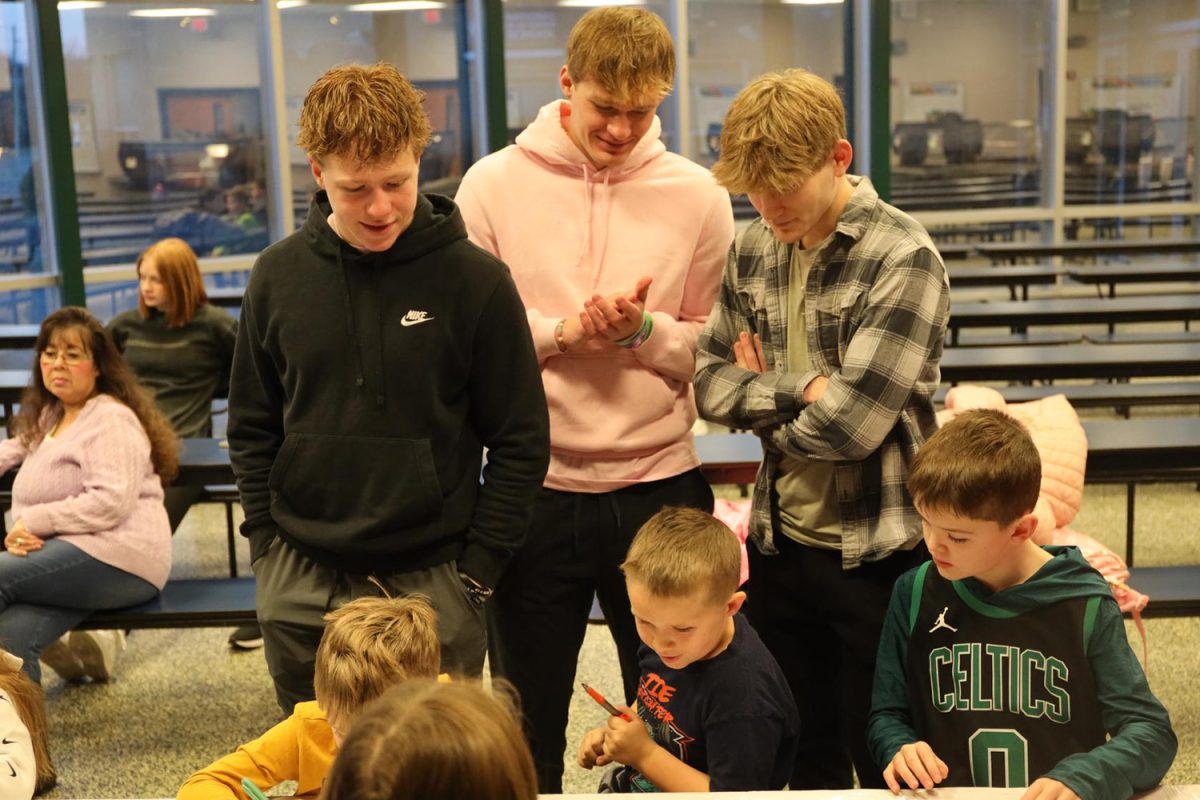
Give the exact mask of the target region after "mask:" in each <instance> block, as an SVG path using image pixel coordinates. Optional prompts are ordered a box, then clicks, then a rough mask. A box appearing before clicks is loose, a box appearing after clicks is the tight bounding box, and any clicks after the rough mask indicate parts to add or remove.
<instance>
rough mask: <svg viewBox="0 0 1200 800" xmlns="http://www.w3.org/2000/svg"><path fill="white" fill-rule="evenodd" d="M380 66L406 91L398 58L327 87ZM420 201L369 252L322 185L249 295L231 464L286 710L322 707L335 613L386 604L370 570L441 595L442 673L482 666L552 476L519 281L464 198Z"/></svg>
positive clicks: (233, 402)
mask: <svg viewBox="0 0 1200 800" xmlns="http://www.w3.org/2000/svg"><path fill="white" fill-rule="evenodd" d="M381 69H384V70H391V71H392V72H391V73H390V74H388V75H385V76H384V77H385V79H387V80H396V79H398V80H399V81H404V79H403V78H402V77H400V76H399V74H398V73H395V72H394V69H393V68H391V67H388V66H385V65H377V66H375V67H340V68H335V70H331V72H330V73H327V76H326V78H322V79H321V80H322V81H326V80H328V79H329V78H330V75H331V74H332V73H335V72H336V71H337V70H342V71H346V70H349V71H350V72H349V73H348V75H342V74H338V75H334V76H333V77H334V78H335V79H336V80H337V81H342V82H345V81H355V80H358V79H360V78H362V77H363V74H364V73H365V72H369V71H371V70H381ZM354 70H358V71H359V72H354ZM366 77H367V78H370V79H374V78H371V76H370V75H367V76H366ZM318 83H320V81H319V82H318ZM404 84H405V85H407V82H406V81H405V82H404ZM316 90H317V85H314V88H313V90H310V95H309V98H306V101H305V102H306V105H307V104H308V103H309V102H310V99H311V98H312V96H313V92H314V91H316ZM373 90H374V87H373V86H371V85H368V86H367V88H366V89H364V91H373ZM303 125H304V120H303V119H302V127H303ZM417 152H419V149H417ZM310 155H311V152H310ZM328 160H329V162H335V161H336V163H338V164H344V163H349V162H348V159H344V158H341V157H336V158H335V157H334V156H329V157H328ZM397 163H399V159H398V160H397ZM409 163H414V164H415V161H413V160H412V159H409ZM324 169H325V170H326V172H325V173H324V175H323V176H322V175H321V174H320V173H321V170H322V167H321V165H320V163H317V164H315V165H314V175H317V176H318V181H319V182H321V183H322V185H326V184H325V182H322V180H321V179H322V177H324V178H325V181H329V180H330V178H329V177H328V176H329V175H332V174H334V173H333V172H332V171H331V170H329V168H328V166H326V167H325V168H324ZM338 174H339V175H340V174H341V173H338ZM415 179H416V176H415V170H414V174H413V175H412V180H414V181H415ZM389 180H390V179H389ZM387 187H390V184H387ZM387 187H385V188H387ZM328 188H330V193H334V192H338V193H340V194H338V195H337V196H338V197H342V198H345V197H351V198H352V197H353V196H354V193H355V192H358V191H376V190H375V189H372V188H370V187H368V188H367V189H365V190H363V189H359V188H358V187H350V188H349V189H346V188H345V187H343V186H340V185H335V186H329V187H328ZM380 191H382V190H380ZM387 191H391V190H390V188H388V189H387ZM415 197H416V205H415V208H413V210H412V215H413V216H412V221H411V223H409V224H408V227H407V228H406V229H404V230H403V232H402V233H400V234H399V236H398V238H396V239H395V241H394V244H391V245H390V247H387V249H384V250H377V251H376V252H370V251H369V250H368V251H367V252H363V250H362V249H357V248H356V247H353V246H351V245H350V244H349V243H348V242H347V241H346V239H347V238H349V239H351V241H353V240H354V236H353V234H352V233H345V234H344V235H339V233H338V232H335V230H334V229H333V228H332V227H331V225H337V226H338V228H339V229H340V228H342V227H343V226H346V227H347V228H350V226H351V225H352V223H347V221H346V218H345V216H344V214H345V212H344V209H345V208H347V207H350V208H354V206H353V205H352V203H353V202H354V201H353V200H345V199H343V200H341V201H335V203H334V204H331V202H330V199H329V197H328V195H327V193H326V192H324V191H322V192H318V193H317V195H316V197H315V199H314V201H313V203H312V205H311V207H310V210H309V215H308V218H307V220H306V221H305V223H304V226H303V228H302V229H301V230H300V231H298V232H296V233H295V234H293V235H291V236H289V237H287V238H286V239H284V240H282V241H281V242H279V243H277V244H275V245H273V246H271V247H269V248H268V249H267V250H265V251H264V252H263V253H262V255H261V256H260V257H259V260H258V262H257V263H256V265H255V267H254V271H253V272H252V273H251V277H250V283H249V286H247V288H246V294H245V298H244V300H243V303H242V318H241V324H240V325H239V333H238V339H237V347H236V351H235V356H234V364H233V376H232V381H231V384H230V399H229V406H230V419H229V431H228V437H229V445H230V456H231V460H232V462H233V467H234V471H235V473H236V474H237V478H238V488H239V489H240V491H241V495H242V504H243V506H244V508H245V512H246V521H245V523H244V524H243V526H242V532H243V534H245V535H246V536H247V537H249V539H250V544H251V559H252V563H253V564H254V572H255V577H256V579H257V606H258V615H259V621H260V623H261V624H262V628H263V635H264V640H265V643H266V656H267V662H268V666H269V668H270V670H271V674H272V677H273V678H274V680H275V684H276V692H277V695H278V698H279V702H280V705H281V707H283V708H284V709H285V710H287V711H289V712H290V711H291V709H292V706H293V705H294V704H295V703H297V702H300V701H303V700H310V699H313V688H312V671H313V659H314V655H315V652H316V647H317V643H318V641H319V639H320V635H321V631H322V629H323V626H324V622H323V615H324V613H325V612H327V611H328V610H330V609H331V608H334V607H336V606H338V605H340V604H341V603H343V602H346V601H348V600H350V599H352V598H354V597H357V596H361V595H363V594H378V592H379V590H378V589H376V588H374V587H373V586H372V585H371V584H370V583H369V582H368V576H372V575H373V576H375V577H376V578H377V579H379V580H380V581H381V582H382V583H383V584H384V586H386V587H387V590H388V592H389V593H411V592H420V593H422V594H425V595H427V596H429V597H430V598H431V599H432V601H433V603H434V606H435V608H436V609H437V612H438V627H439V634H440V638H441V641H442V646H443V650H442V669H443V671H451V672H465V673H468V674H478V673H479V672H480V671H481V669H482V666H483V651H484V635H483V617H482V614H483V611H482V606H483V601H484V600H485V599H486V596H487V594H488V593H489V589H490V587H493V586H495V585H496V582H497V580H498V578H499V576H500V573H501V571H502V570H503V568H504V565H505V564H506V563H507V561H508V559H509V558H510V556H511V555H512V553H513V552H514V551H515V550H516V549H517V548H518V547H519V546H520V545H521V543H522V542H523V541H524V538H525V535H526V532H527V528H528V526H529V520H530V513H531V509H532V507H533V500H534V498H535V496H536V495H537V493H538V491H539V489H540V487H541V484H542V480H543V478H544V476H545V473H546V468H547V463H548V459H549V422H548V418H547V412H546V401H545V396H544V394H543V390H542V381H541V374H540V372H539V369H538V364H537V359H536V356H535V355H534V350H533V345H532V342H531V340H530V335H529V326H528V324H527V322H526V318H525V309H524V306H523V305H522V302H521V300H520V297H519V296H518V294H517V291H516V288H515V286H514V285H513V282H512V280H511V278H510V277H509V275H508V271H507V269H506V268H505V266H504V265H503V264H502V263H501V262H500V261H498V260H497V259H495V258H493V257H492V256H491V255H489V254H487V253H485V252H484V251H482V250H480V249H478V248H476V247H475V246H474V245H472V244H470V243H469V242H468V241H467V235H466V230H465V228H464V225H463V222H462V218H461V217H460V216H459V213H458V209H457V208H456V207H455V206H454V203H453V202H452V201H450V200H448V199H446V198H443V197H439V196H437V195H430V196H425V195H419V194H417V195H415ZM336 202H342V203H343V204H344V205H343V206H336ZM381 208H387V206H386V201H385V203H384V204H383V205H381ZM355 230H357V228H355ZM366 230H367V235H369V228H368V229H366ZM385 241H386V240H385ZM484 447H486V448H487V449H488V463H487V467H486V469H484V471H483V481H482V484H481V482H480V466H481V460H482V452H483V448H484Z"/></svg>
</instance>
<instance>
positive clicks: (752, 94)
mask: <svg viewBox="0 0 1200 800" xmlns="http://www.w3.org/2000/svg"><path fill="white" fill-rule="evenodd" d="M845 138H846V109H845V106H844V105H843V104H842V98H841V97H839V96H838V93H837V89H835V88H834V87H833V85H832V84H831V83H829V81H827V80H825V79H823V78H820V77H818V76H816V75H814V74H813V73H811V72H808V71H807V70H803V69H789V70H784V71H783V72H769V73H767V74H765V75H760V76H759V77H757V78H755V79H754V80H753V81H751V82H750V83H749V85H747V86H746V88H744V89H742V90H741V91H740V92H738V94H737V96H736V97H734V98H733V102H732V103H730V105H729V111H728V112H726V114H725V123H724V125H723V126H722V128H721V156H720V159H718V161H717V163H716V164H714V165H713V169H712V171H713V177H715V178H716V179H717V182H718V183H720V184H721V185H722V186H724V187H725V188H726V189H728V190H729V191H730V192H732V193H733V194H745V193H748V192H759V191H766V190H770V191H776V192H781V193H786V192H790V191H792V190H794V189H795V188H796V187H797V186H799V185H800V184H801V183H802V182H803V181H804V180H805V179H807V178H808V177H809V176H810V175H812V174H813V173H814V172H816V171H817V170H819V169H820V168H821V166H822V165H823V164H824V163H825V161H826V159H828V158H829V157H830V156H831V155H832V154H833V148H834V147H835V146H836V145H837V143H838V140H839V139H845Z"/></svg>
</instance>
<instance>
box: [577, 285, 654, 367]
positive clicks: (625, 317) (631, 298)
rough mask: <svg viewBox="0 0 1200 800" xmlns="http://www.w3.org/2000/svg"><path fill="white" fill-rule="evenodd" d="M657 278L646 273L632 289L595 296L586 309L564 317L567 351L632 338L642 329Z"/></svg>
mask: <svg viewBox="0 0 1200 800" xmlns="http://www.w3.org/2000/svg"><path fill="white" fill-rule="evenodd" d="M652 281H653V278H650V277H648V276H645V275H643V276H642V277H641V278H638V282H637V285H636V286H634V287H633V291H631V292H616V293H615V294H611V295H609V296H607V297H604V296H602V295H599V294H594V295H592V297H591V299H589V300H586V301H584V304H583V310H582V311H580V312H579V313H578V314H576V315H573V316H568V317H566V318H565V319H564V320H563V329H562V343H563V345H564V346H565V347H566V350H564V351H563V352H566V353H572V352H578V351H580V350H585V349H589V348H592V347H595V346H596V345H600V346H602V347H603V346H605V345H608V344H609V343H610V342H616V341H620V340H621V339H628V338H629V337H630V336H632V335H634V334H635V333H637V332H638V331H639V330H641V327H642V315H643V313H644V312H645V309H646V296H647V294H649V292H650V284H651V282H652Z"/></svg>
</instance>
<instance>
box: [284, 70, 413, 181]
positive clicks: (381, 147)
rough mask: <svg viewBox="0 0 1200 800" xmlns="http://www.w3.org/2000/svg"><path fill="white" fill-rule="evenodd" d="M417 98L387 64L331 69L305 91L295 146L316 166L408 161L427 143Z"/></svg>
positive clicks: (405, 80)
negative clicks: (406, 155) (337, 160)
mask: <svg viewBox="0 0 1200 800" xmlns="http://www.w3.org/2000/svg"><path fill="white" fill-rule="evenodd" d="M424 96H425V95H424V94H423V93H422V92H419V91H417V89H416V88H415V87H414V86H413V85H412V84H411V83H409V81H408V79H407V78H405V77H404V76H403V75H401V74H400V72H399V71H398V70H397V69H396V68H395V67H394V66H392V65H391V64H386V63H383V62H380V63H378V64H375V65H373V66H370V67H368V66H364V65H361V64H346V65H343V66H339V67H333V68H332V69H330V70H329V71H328V72H326V73H325V74H324V75H322V76H321V77H320V78H317V81H316V83H314V84H313V85H312V86H310V87H309V89H308V94H307V95H306V96H305V97H304V106H303V107H302V108H301V109H300V132H299V133H298V134H297V135H296V146H297V147H299V148H301V149H303V150H304V151H305V152H306V153H308V155H309V156H310V157H312V158H313V159H314V160H316V161H317V162H318V163H319V162H320V161H321V159H322V158H324V157H325V156H328V155H334V156H339V157H347V158H350V159H351V160H353V161H355V162H357V163H360V164H380V163H384V162H388V161H391V160H392V159H394V158H396V157H397V156H399V155H400V154H401V153H402V152H405V151H410V152H412V155H413V157H414V158H416V157H418V156H420V155H421V153H422V152H423V151H424V150H425V145H426V144H428V143H429V136H430V126H429V116H428V115H427V114H426V113H425V109H424V107H423V106H422V105H421V101H422V99H423V98H424Z"/></svg>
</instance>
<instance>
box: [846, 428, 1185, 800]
mask: <svg viewBox="0 0 1200 800" xmlns="http://www.w3.org/2000/svg"><path fill="white" fill-rule="evenodd" d="M1041 476H1042V465H1041V456H1040V455H1039V454H1038V450H1037V448H1036V447H1035V446H1034V444H1033V441H1032V440H1031V439H1030V438H1029V434H1028V433H1027V432H1026V431H1025V429H1024V427H1022V425H1021V423H1020V422H1018V421H1017V420H1015V419H1013V418H1012V417H1009V416H1008V415H1006V414H1004V413H1003V412H1001V411H996V410H991V409H987V410H976V411H969V412H967V413H965V414H962V415H960V416H958V417H955V418H954V419H953V420H951V421H950V422H948V423H947V424H946V425H945V427H943V428H942V429H940V430H939V431H938V432H937V433H935V434H934V435H933V436H932V437H930V439H929V441H928V442H926V443H925V445H924V447H922V448H921V450H920V451H919V452H918V453H917V456H916V458H915V459H914V460H913V464H912V471H911V473H910V475H909V479H908V487H909V491H910V492H911V493H912V498H913V502H914V503H915V505H916V508H917V511H918V512H919V513H920V514H921V517H922V520H923V526H924V535H925V544H926V545H928V547H929V553H930V555H931V556H932V557H933V560H932V561H930V562H926V563H925V564H923V565H922V566H920V567H917V568H916V569H913V570H910V571H909V572H906V573H905V574H904V575H901V576H900V578H899V580H897V581H896V586H895V588H894V590H893V592H892V600H891V605H890V607H889V608H888V613H887V618H886V619H885V621H884V626H883V636H882V638H881V640H880V643H879V658H878V661H877V666H876V670H875V688H874V693H873V698H872V709H871V718H870V722H869V724H868V727H867V739H868V745H869V746H870V748H871V751H872V753H873V754H874V756H875V758H876V760H877V761H878V763H879V765H880V766H881V767H882V768H883V778H884V780H885V782H886V783H887V785H888V787H889V788H890V789H891V790H892V792H893V793H894V794H899V793H900V791H901V789H902V788H904V787H907V788H909V789H917V788H925V789H932V788H934V787H935V786H938V785H941V786H977V787H996V788H1005V787H1006V788H1022V787H1028V791H1027V792H1025V794H1024V795H1023V800H1035V799H1036V800H1079V798H1086V800H1123V798H1127V797H1129V796H1130V795H1132V794H1133V793H1134V792H1139V791H1143V790H1145V789H1150V788H1152V787H1153V786H1155V785H1157V784H1158V782H1159V781H1160V780H1162V778H1163V776H1164V775H1165V774H1166V773H1167V769H1168V768H1170V766H1171V761H1172V760H1173V759H1174V757H1175V750H1176V747H1177V742H1176V739H1175V733H1174V731H1173V730H1172V729H1171V720H1170V718H1169V717H1168V715H1167V711H1166V709H1165V708H1163V706H1162V704H1161V703H1160V702H1159V701H1158V698H1156V697H1155V696H1154V695H1153V694H1152V693H1151V691H1150V687H1149V685H1148V684H1147V683H1146V675H1145V673H1144V672H1143V671H1142V668H1141V666H1140V665H1139V664H1138V662H1137V659H1136V658H1135V657H1134V655H1133V651H1132V650H1131V649H1130V648H1129V642H1128V641H1127V640H1126V638H1125V627H1124V624H1123V622H1122V619H1121V612H1120V610H1118V608H1117V604H1116V601H1115V600H1113V596H1112V591H1111V590H1110V589H1109V587H1108V584H1107V583H1106V582H1105V580H1104V578H1103V577H1101V576H1100V573H1098V572H1096V570H1094V569H1093V568H1092V567H1091V566H1090V565H1089V564H1088V563H1087V561H1085V560H1084V559H1083V556H1081V555H1080V553H1079V550H1078V549H1076V548H1074V547H1040V546H1038V545H1037V544H1035V543H1034V542H1033V540H1032V539H1031V538H1030V537H1031V535H1032V534H1033V531H1034V529H1035V528H1036V527H1037V517H1036V516H1034V514H1033V513H1032V512H1033V507H1034V504H1035V503H1036V502H1037V497H1038V493H1039V491H1040V489H1041Z"/></svg>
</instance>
